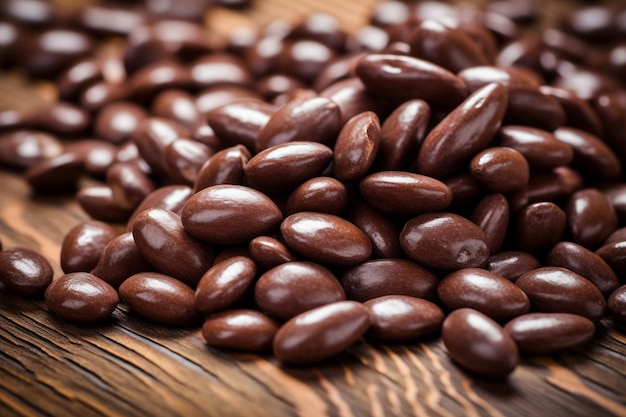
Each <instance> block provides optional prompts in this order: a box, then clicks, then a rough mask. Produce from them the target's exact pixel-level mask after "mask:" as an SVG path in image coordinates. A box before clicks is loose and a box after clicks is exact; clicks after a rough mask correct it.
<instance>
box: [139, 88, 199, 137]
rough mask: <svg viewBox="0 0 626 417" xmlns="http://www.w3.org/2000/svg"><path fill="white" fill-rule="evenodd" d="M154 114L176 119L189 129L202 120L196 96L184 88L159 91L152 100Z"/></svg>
mask: <svg viewBox="0 0 626 417" xmlns="http://www.w3.org/2000/svg"><path fill="white" fill-rule="evenodd" d="M151 108H152V114H154V115H155V116H157V117H164V118H166V119H171V120H174V121H176V122H178V123H180V124H181V125H183V126H185V127H186V128H188V129H192V128H193V127H195V126H197V125H198V124H200V123H201V121H202V116H201V114H200V111H199V110H198V108H197V107H196V102H195V98H194V97H193V96H192V95H191V94H189V93H187V92H186V91H183V90H177V89H170V90H164V91H162V92H161V93H159V94H158V95H157V96H156V97H155V98H154V100H153V101H152V107H151Z"/></svg>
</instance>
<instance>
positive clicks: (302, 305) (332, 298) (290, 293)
mask: <svg viewBox="0 0 626 417" xmlns="http://www.w3.org/2000/svg"><path fill="white" fill-rule="evenodd" d="M303 294H306V296H305V297H303V296H302V295H303ZM254 299H255V301H256V304H257V305H258V306H259V307H260V308H261V310H263V311H264V312H266V313H267V314H269V315H270V316H273V317H277V318H279V319H282V320H289V319H290V318H292V317H294V316H296V315H298V314H300V313H304V312H305V311H309V310H312V309H314V308H316V307H319V306H322V305H325V304H330V303H334V302H337V301H342V300H345V299H346V295H345V293H344V290H343V288H342V286H341V284H340V283H339V281H338V280H337V278H335V275H334V274H333V273H332V272H330V271H329V270H328V269H326V268H324V267H323V266H321V265H317V264H314V263H310V262H287V263H283V264H280V265H278V266H276V267H274V268H272V269H270V270H268V271H267V272H265V273H264V274H263V275H261V277H260V278H259V280H258V281H257V282H256V284H255V286H254Z"/></svg>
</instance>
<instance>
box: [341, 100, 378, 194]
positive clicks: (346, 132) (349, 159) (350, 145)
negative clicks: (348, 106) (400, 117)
mask: <svg viewBox="0 0 626 417" xmlns="http://www.w3.org/2000/svg"><path fill="white" fill-rule="evenodd" d="M379 143H380V121H379V119H378V116H376V114H375V113H373V112H364V113H361V114H358V115H356V116H354V117H353V118H351V119H350V120H348V122H347V123H346V124H345V125H343V127H342V128H341V131H340V132H339V136H338V137H337V142H336V143H335V147H334V150H333V157H334V159H333V171H334V173H335V177H336V178H337V179H338V180H340V181H345V182H350V181H356V180H359V179H361V178H362V177H364V176H365V175H366V174H367V172H368V171H369V169H370V167H371V166H372V164H373V163H374V159H375V158H376V154H377V153H378V146H379Z"/></svg>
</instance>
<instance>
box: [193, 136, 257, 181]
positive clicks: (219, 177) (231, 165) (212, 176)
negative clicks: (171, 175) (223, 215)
mask: <svg viewBox="0 0 626 417" xmlns="http://www.w3.org/2000/svg"><path fill="white" fill-rule="evenodd" d="M249 159H250V151H249V150H248V148H246V147H245V146H243V145H237V146H233V147H231V148H226V149H222V150H221V151H219V152H217V153H216V154H214V155H213V156H211V157H210V158H209V160H208V161H206V162H205V163H204V164H203V165H202V166H201V167H200V170H199V171H198V173H197V174H196V180H195V183H194V187H193V188H194V192H198V191H200V190H202V189H204V188H208V187H211V186H213V185H220V184H233V185H242V184H243V177H244V167H245V166H246V164H247V163H248V160H249Z"/></svg>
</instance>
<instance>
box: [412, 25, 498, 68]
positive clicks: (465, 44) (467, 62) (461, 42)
mask: <svg viewBox="0 0 626 417" xmlns="http://www.w3.org/2000/svg"><path fill="white" fill-rule="evenodd" d="M409 43H410V45H411V55H413V56H415V57H417V58H421V59H423V60H425V61H430V62H432V63H434V64H437V65H439V66H441V67H443V68H445V69H447V70H449V71H450V72H452V73H455V74H456V73H458V72H459V71H461V70H463V69H465V68H468V67H475V66H479V65H488V64H489V59H488V58H487V56H485V54H484V53H483V51H482V50H481V49H480V47H479V46H478V44H477V43H476V42H475V41H474V40H473V39H472V38H471V37H470V36H469V35H468V34H467V33H465V32H463V31H462V30H460V29H456V28H452V27H450V26H446V25H445V24H444V23H442V22H441V21H436V20H425V21H423V22H422V23H421V24H420V25H419V26H417V28H416V29H415V30H414V31H413V33H412V35H411V40H410V42H409Z"/></svg>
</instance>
